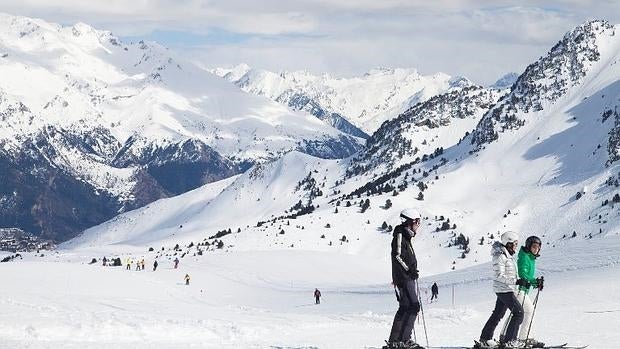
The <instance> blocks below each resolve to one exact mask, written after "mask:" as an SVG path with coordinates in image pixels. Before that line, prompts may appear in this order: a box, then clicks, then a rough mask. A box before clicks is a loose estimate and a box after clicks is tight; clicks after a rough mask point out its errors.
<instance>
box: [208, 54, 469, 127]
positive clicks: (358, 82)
mask: <svg viewBox="0 0 620 349" xmlns="http://www.w3.org/2000/svg"><path fill="white" fill-rule="evenodd" d="M211 72H213V73H214V74H216V75H219V76H221V77H223V78H225V79H226V80H229V81H231V82H233V83H235V84H236V85H237V86H239V87H240V88H241V89H243V90H244V91H246V92H249V93H253V94H256V95H260V96H266V97H269V98H271V99H272V100H275V101H278V102H279V103H282V104H284V105H287V106H289V107H291V108H293V109H295V110H305V111H307V112H310V113H311V114H313V115H315V116H317V117H319V118H321V119H323V118H324V117H323V115H325V114H327V115H331V114H337V115H339V116H340V117H342V118H344V119H345V120H346V121H348V122H350V123H351V124H353V125H355V126H356V127H357V128H359V129H361V130H363V131H364V132H366V133H372V132H374V131H375V130H376V129H377V128H378V127H379V126H380V125H381V123H383V121H385V120H389V119H391V118H393V117H395V116H397V115H398V114H400V113H401V112H403V111H405V110H406V109H408V108H409V107H411V106H413V105H415V104H416V103H419V102H423V101H425V100H427V99H429V98H430V97H432V96H435V95H437V94H440V93H442V92H445V91H448V90H450V89H453V88H459V87H464V86H469V85H472V83H471V82H470V81H469V80H468V79H466V78H463V77H450V76H449V75H446V74H443V73H437V74H434V75H428V76H425V75H421V74H420V73H419V72H418V71H417V70H416V69H389V68H378V69H373V70H371V71H369V72H367V73H366V74H364V75H363V76H359V77H352V78H336V77H333V76H331V75H329V74H323V75H320V76H317V75H313V74H311V73H309V72H307V71H294V72H289V71H283V72H280V73H275V72H271V71H267V70H262V69H254V68H251V67H249V66H248V65H246V64H241V65H238V66H236V67H233V68H228V69H225V68H216V69H212V70H211ZM345 132H346V131H345Z"/></svg>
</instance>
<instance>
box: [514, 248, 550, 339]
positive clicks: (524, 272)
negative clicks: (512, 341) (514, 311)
mask: <svg viewBox="0 0 620 349" xmlns="http://www.w3.org/2000/svg"><path fill="white" fill-rule="evenodd" d="M541 247H542V242H541V241H540V239H539V238H538V237H537V236H530V237H528V238H527V239H526V240H525V246H522V247H521V249H520V250H519V256H518V258H517V266H518V269H519V277H520V278H521V279H523V280H525V281H527V283H528V284H529V285H522V286H519V293H518V294H517V299H518V300H519V302H521V305H522V306H523V323H522V324H521V328H520V329H519V340H520V341H522V342H523V343H525V345H526V346H528V347H531V348H543V347H544V346H545V343H543V342H539V341H537V340H536V339H534V338H527V337H528V331H529V330H530V324H531V323H532V316H533V315H534V304H533V303H532V300H531V299H530V296H529V292H530V289H531V287H535V288H538V290H539V291H542V289H543V287H544V279H543V277H542V276H541V277H540V278H535V274H536V258H538V257H539V256H540V248H541Z"/></svg>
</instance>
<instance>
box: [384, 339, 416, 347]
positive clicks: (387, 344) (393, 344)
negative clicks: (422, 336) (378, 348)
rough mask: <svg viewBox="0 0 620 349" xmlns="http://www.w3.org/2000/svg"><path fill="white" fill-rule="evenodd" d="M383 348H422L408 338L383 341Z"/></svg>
mask: <svg viewBox="0 0 620 349" xmlns="http://www.w3.org/2000/svg"><path fill="white" fill-rule="evenodd" d="M383 349H424V347H423V346H421V345H419V344H418V343H416V342H414V341H412V340H411V339H408V340H406V341H404V342H387V341H386V342H385V345H384V346H383Z"/></svg>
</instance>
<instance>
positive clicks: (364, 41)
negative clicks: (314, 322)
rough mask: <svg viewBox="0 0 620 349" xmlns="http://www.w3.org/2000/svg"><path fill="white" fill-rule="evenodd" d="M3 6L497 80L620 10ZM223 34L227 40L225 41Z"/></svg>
mask: <svg viewBox="0 0 620 349" xmlns="http://www.w3.org/2000/svg"><path fill="white" fill-rule="evenodd" d="M0 11H4V12H8V13H14V14H21V15H26V16H34V17H41V18H43V19H45V20H49V21H55V22H60V23H65V24H68V23H74V22H77V21H83V22H86V23H89V24H92V25H94V26H96V27H98V28H101V29H106V30H111V31H112V32H114V33H115V34H116V35H120V36H139V35H147V34H149V33H150V32H153V31H155V30H159V31H181V32H191V33H194V34H199V35H205V36H207V37H208V36H209V35H211V36H213V35H218V34H217V33H218V31H220V32H221V31H224V32H226V33H232V34H233V35H239V36H240V37H241V38H242V40H234V42H230V43H220V44H218V45H217V46H214V45H204V46H202V47H178V45H174V43H169V44H172V46H174V47H175V49H177V50H188V51H191V52H192V54H195V55H196V56H198V57H202V59H203V60H204V63H205V64H206V65H219V64H225V63H230V64H233V63H237V62H241V61H244V62H247V63H248V64H250V65H253V66H258V67H265V68H268V69H275V70H277V69H304V68H307V69H309V70H311V71H315V72H320V71H327V72H331V73H335V74H340V75H350V74H357V73H360V72H363V71H367V70H369V69H371V68H373V67H375V66H407V67H410V66H411V67H416V68H418V69H420V70H421V71H422V72H424V73H433V72H436V71H443V72H446V73H449V74H460V75H466V76H468V77H470V78H472V79H474V80H476V81H479V82H482V83H490V82H492V81H493V80H494V79H495V78H496V77H498V76H499V75H502V74H503V73H505V72H508V71H521V70H522V69H523V68H524V67H525V66H526V65H527V64H529V63H530V62H531V61H533V60H535V59H536V58H537V57H538V56H540V55H542V54H544V53H545V52H546V51H547V50H548V49H549V48H550V47H551V46H552V45H553V44H554V43H555V42H557V41H558V40H559V39H560V38H561V36H562V35H563V33H564V32H566V31H568V30H570V29H571V28H572V27H573V26H575V25H577V24H579V23H581V22H583V21H584V20H586V19H591V18H604V19H608V20H610V21H612V22H618V19H620V2H617V1H611V0H601V1H593V0H592V1H578V0H552V1H545V2H544V4H542V2H540V1H535V0H521V1H507V0H496V1H493V2H489V1H485V0H461V1H453V0H434V1H427V0H380V1H377V0H338V1H336V0H296V1H289V0H261V1H254V0H209V1H207V0H133V1H126V0H105V1H101V0H99V1H83V0H63V1H61V0H22V1H21V2H16V1H0ZM218 42H220V41H218Z"/></svg>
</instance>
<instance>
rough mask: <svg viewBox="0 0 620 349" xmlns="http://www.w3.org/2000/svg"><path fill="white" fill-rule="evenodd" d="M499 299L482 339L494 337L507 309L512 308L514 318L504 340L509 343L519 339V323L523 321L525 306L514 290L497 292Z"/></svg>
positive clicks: (509, 324)
mask: <svg viewBox="0 0 620 349" xmlns="http://www.w3.org/2000/svg"><path fill="white" fill-rule="evenodd" d="M496 295H497V300H496V301H495V309H493V313H491V317H490V318H489V320H488V321H487V323H486V324H485V325H484V328H483V329H482V334H481V335H480V340H483V341H484V340H489V339H492V338H493V333H494V332H495V328H496V327H497V325H498V324H499V322H500V321H501V320H502V318H503V317H504V315H505V314H506V310H508V309H510V312H511V313H512V318H511V319H510V322H509V323H508V327H507V328H506V335H505V336H504V338H503V340H502V342H504V343H507V342H510V341H512V340H515V339H517V332H518V331H519V325H521V322H522V321H523V306H522V305H521V303H519V300H518V299H517V297H516V296H515V294H514V292H505V293H496Z"/></svg>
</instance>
